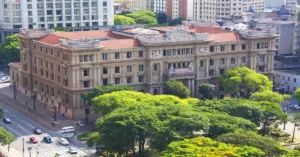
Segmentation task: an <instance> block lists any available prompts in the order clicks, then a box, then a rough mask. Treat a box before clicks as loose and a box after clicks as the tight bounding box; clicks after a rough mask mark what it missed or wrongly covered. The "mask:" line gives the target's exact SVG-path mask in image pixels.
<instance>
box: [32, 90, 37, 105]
mask: <svg viewBox="0 0 300 157" xmlns="http://www.w3.org/2000/svg"><path fill="white" fill-rule="evenodd" d="M36 96H37V89H36V88H35V89H33V90H32V99H33V109H34V110H36V108H35V100H36Z"/></svg>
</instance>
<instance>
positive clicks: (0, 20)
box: [0, 0, 113, 42]
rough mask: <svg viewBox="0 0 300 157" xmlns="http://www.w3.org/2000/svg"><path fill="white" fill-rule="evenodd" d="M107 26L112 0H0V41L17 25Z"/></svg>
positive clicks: (91, 27) (42, 26) (110, 17)
mask: <svg viewBox="0 0 300 157" xmlns="http://www.w3.org/2000/svg"><path fill="white" fill-rule="evenodd" d="M109 25H113V2H112V0H0V42H1V41H3V40H4V39H5V37H6V36H8V35H11V34H14V33H16V32H19V28H25V29H36V28H55V27H67V28H74V29H76V30H80V29H84V30H86V29H97V28H99V27H100V26H109Z"/></svg>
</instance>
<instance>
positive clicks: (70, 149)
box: [68, 147, 78, 154]
mask: <svg viewBox="0 0 300 157" xmlns="http://www.w3.org/2000/svg"><path fill="white" fill-rule="evenodd" d="M68 152H69V153H70V154H77V153H78V150H77V149H76V148H72V147H71V148H69V151H68Z"/></svg>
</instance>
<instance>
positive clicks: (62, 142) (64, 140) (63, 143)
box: [58, 138, 69, 146]
mask: <svg viewBox="0 0 300 157" xmlns="http://www.w3.org/2000/svg"><path fill="white" fill-rule="evenodd" d="M58 142H59V143H60V144H61V145H64V146H67V145H69V142H68V140H67V139H65V138H60V139H59V140H58Z"/></svg>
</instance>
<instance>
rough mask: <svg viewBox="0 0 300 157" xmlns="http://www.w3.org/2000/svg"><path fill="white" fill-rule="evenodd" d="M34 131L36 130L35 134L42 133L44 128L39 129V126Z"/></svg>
mask: <svg viewBox="0 0 300 157" xmlns="http://www.w3.org/2000/svg"><path fill="white" fill-rule="evenodd" d="M33 132H34V133H35V134H38V135H40V134H42V130H41V129H39V128H35V129H34V130H33Z"/></svg>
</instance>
